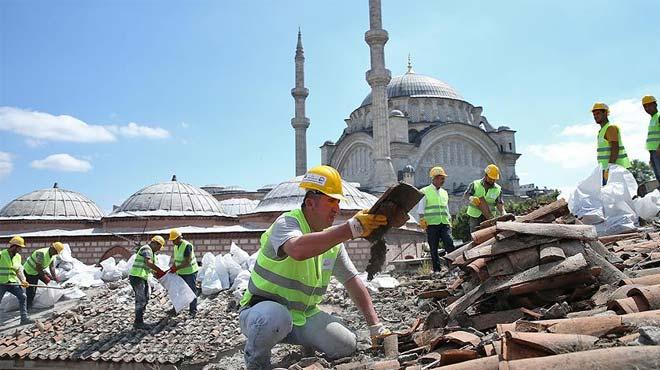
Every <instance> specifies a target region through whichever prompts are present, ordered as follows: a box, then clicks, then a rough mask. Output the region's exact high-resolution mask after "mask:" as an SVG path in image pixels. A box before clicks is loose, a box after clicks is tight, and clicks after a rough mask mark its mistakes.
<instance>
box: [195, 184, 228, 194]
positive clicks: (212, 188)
mask: <svg viewBox="0 0 660 370" xmlns="http://www.w3.org/2000/svg"><path fill="white" fill-rule="evenodd" d="M224 188H226V186H224V185H219V184H211V185H204V186H202V187H201V189H202V190H205V191H208V192H209V194H211V195H213V194H218V193H220V192H222V190H223V189H224Z"/></svg>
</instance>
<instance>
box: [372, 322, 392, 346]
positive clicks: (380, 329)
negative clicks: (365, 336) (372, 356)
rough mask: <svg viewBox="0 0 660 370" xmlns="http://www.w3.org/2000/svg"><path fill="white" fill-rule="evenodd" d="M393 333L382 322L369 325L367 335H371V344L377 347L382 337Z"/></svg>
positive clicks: (381, 341)
mask: <svg viewBox="0 0 660 370" xmlns="http://www.w3.org/2000/svg"><path fill="white" fill-rule="evenodd" d="M392 334H393V333H392V332H391V331H390V329H388V328H386V327H385V325H383V324H382V323H378V324H376V325H370V326H369V335H370V336H371V346H372V347H377V346H380V345H381V344H382V343H383V339H384V338H385V337H387V336H389V335H392Z"/></svg>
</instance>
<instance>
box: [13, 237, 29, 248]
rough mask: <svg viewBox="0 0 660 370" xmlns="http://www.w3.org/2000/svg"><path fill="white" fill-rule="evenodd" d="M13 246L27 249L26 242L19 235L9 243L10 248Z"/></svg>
mask: <svg viewBox="0 0 660 370" xmlns="http://www.w3.org/2000/svg"><path fill="white" fill-rule="evenodd" d="M12 245H18V246H19V247H21V248H25V240H24V239H23V238H22V237H20V236H18V235H15V236H12V237H11V240H10V241H9V246H12Z"/></svg>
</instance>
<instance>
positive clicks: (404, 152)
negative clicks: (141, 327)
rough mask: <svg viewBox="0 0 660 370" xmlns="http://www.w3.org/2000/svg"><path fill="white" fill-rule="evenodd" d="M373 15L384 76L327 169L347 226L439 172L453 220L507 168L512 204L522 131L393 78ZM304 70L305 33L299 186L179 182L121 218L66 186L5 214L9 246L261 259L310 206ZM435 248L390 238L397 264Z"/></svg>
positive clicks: (92, 256)
mask: <svg viewBox="0 0 660 370" xmlns="http://www.w3.org/2000/svg"><path fill="white" fill-rule="evenodd" d="M369 10H370V14H369V16H370V29H369V30H368V31H367V33H366V36H365V40H366V41H367V44H368V45H369V47H370V49H371V58H372V63H371V66H372V69H370V70H369V71H367V82H368V83H369V85H370V86H371V93H369V94H368V95H367V96H366V97H365V98H364V100H363V101H362V102H361V103H360V105H359V106H358V107H357V108H356V109H355V110H354V111H353V112H351V113H350V114H349V118H347V119H346V120H345V123H346V128H345V129H344V130H343V132H342V134H341V135H340V137H339V139H338V140H337V141H336V142H332V141H326V142H325V143H324V144H323V145H322V146H321V161H322V163H323V164H328V165H331V166H333V167H335V168H337V169H338V170H339V171H340V173H341V174H342V177H343V179H344V182H343V186H344V193H345V194H346V197H347V201H345V202H342V203H341V204H340V207H341V212H340V215H339V216H338V218H337V221H336V222H338V223H339V222H343V221H345V220H346V219H348V218H349V217H351V216H352V215H353V214H354V213H355V212H357V211H358V210H362V209H365V208H369V207H371V206H372V205H373V204H374V203H375V201H376V199H377V197H376V196H375V195H378V194H379V193H381V192H383V191H384V190H385V189H387V187H389V186H391V185H393V184H395V183H396V182H397V181H406V182H408V183H411V184H414V185H415V186H417V187H422V186H425V185H427V184H428V183H429V178H428V172H429V169H430V168H431V167H433V166H436V165H441V166H443V167H444V168H445V169H446V171H447V172H448V174H449V178H448V181H447V185H446V188H447V190H448V191H449V193H450V194H451V198H450V208H451V210H452V212H456V211H457V210H458V207H459V206H460V205H461V204H462V200H461V195H462V191H463V190H464V189H465V187H466V185H467V184H468V183H469V182H470V181H472V180H474V179H476V178H479V177H481V176H482V171H483V169H484V167H485V166H486V165H487V164H489V163H495V164H497V165H498V166H499V167H500V169H501V171H502V178H501V182H500V183H501V185H502V188H503V190H504V193H505V194H510V195H516V194H517V193H518V191H519V184H518V177H517V176H516V172H515V164H516V160H517V159H518V157H519V156H520V154H518V153H516V145H515V131H513V130H511V129H510V128H508V127H505V126H501V127H498V128H497V129H495V128H494V127H493V126H492V125H491V124H490V123H489V122H488V120H487V119H486V117H485V116H483V115H482V112H483V109H482V107H479V106H474V105H472V104H471V103H470V102H468V101H466V100H465V99H464V98H463V97H462V95H460V94H459V92H458V91H457V90H456V89H454V88H453V87H451V86H449V85H447V84H446V83H444V82H442V81H440V80H438V79H436V78H433V77H429V76H425V75H422V74H418V73H416V72H415V71H414V70H413V68H412V66H411V65H410V62H409V65H408V70H407V72H406V73H405V74H404V75H402V76H395V77H391V74H390V71H389V70H387V69H386V68H385V61H384V45H385V43H386V42H387V39H388V35H387V32H386V31H385V30H383V29H382V22H381V14H380V4H379V6H377V7H370V9H369ZM304 60H305V58H304V52H303V46H302V36H301V34H300V32H298V40H297V47H296V54H295V71H296V78H295V87H294V88H293V89H292V90H291V94H292V96H293V98H294V102H295V115H294V118H293V119H292V120H291V125H292V127H293V128H294V133H295V152H296V163H295V169H296V177H294V178H292V179H289V180H286V181H283V182H281V183H278V184H274V185H273V184H268V185H264V186H263V187H261V188H260V189H258V190H256V191H248V190H245V189H242V188H240V187H236V186H223V185H207V186H202V187H197V186H195V185H191V184H187V183H185V182H181V181H179V180H178V179H177V178H176V176H173V177H172V178H171V179H170V180H169V181H163V182H161V183H156V184H150V185H147V186H145V187H144V188H142V189H140V190H138V191H136V192H135V193H134V194H133V195H131V196H130V197H128V198H127V199H126V200H125V201H124V202H123V203H122V204H121V205H119V206H115V207H114V209H113V210H112V211H111V212H110V213H109V214H104V212H103V211H102V210H101V209H100V207H98V205H97V204H96V203H95V202H94V201H93V200H91V199H89V198H88V197H87V196H85V195H84V194H81V193H79V192H76V191H73V190H67V189H64V188H61V187H60V186H59V185H58V184H57V183H55V184H54V186H53V187H50V188H46V189H39V190H35V191H32V192H30V193H28V194H25V195H21V196H19V197H17V198H16V199H14V200H12V201H10V202H9V203H8V204H6V205H4V206H2V207H1V208H0V242H2V243H5V242H7V241H8V240H9V238H10V237H11V236H12V235H14V234H21V235H22V236H24V237H25V238H26V242H27V244H28V248H27V249H28V250H27V251H26V253H31V251H32V250H34V249H36V248H42V247H45V246H48V245H49V244H50V243H52V242H54V241H56V240H60V241H62V242H65V243H68V244H69V245H70V246H71V248H72V250H73V251H74V254H75V256H76V257H77V258H79V259H80V260H82V261H83V262H86V263H96V262H98V261H99V260H102V259H104V258H106V257H109V256H112V255H117V254H118V255H122V256H126V254H127V253H132V251H133V250H134V248H135V247H136V246H138V245H141V244H142V243H145V242H146V241H147V240H148V238H149V237H150V236H151V235H154V234H160V235H164V236H166V235H167V233H168V231H169V229H170V228H172V227H177V228H179V229H180V230H181V231H182V233H183V235H184V237H185V238H186V239H187V240H189V241H190V242H192V243H193V244H194V245H195V248H196V252H197V253H198V254H203V253H205V252H213V253H216V254H217V253H220V252H222V253H225V252H227V251H228V250H229V247H230V245H231V243H235V244H237V245H238V246H240V247H241V248H243V249H244V250H246V251H248V252H249V253H253V252H254V251H256V250H257V249H258V248H259V239H260V236H261V234H262V233H263V232H264V231H265V229H266V228H267V227H268V226H269V225H270V224H271V223H272V222H273V221H274V220H275V218H276V217H278V216H279V215H280V214H281V213H282V212H285V211H288V210H291V209H294V208H296V207H298V206H299V205H300V204H301V203H302V199H303V196H304V193H303V190H302V189H300V188H299V187H298V184H299V182H300V180H301V178H302V174H304V172H305V171H306V169H307V159H306V130H307V128H308V127H309V126H310V119H309V118H307V117H306V116H305V99H306V98H307V96H308V94H309V91H308V89H307V88H306V87H305V85H304ZM374 194H375V195H374ZM413 214H414V211H413ZM425 240H426V236H425V234H424V233H423V232H422V231H421V229H419V227H418V225H417V223H416V222H415V220H414V219H411V220H410V221H409V222H408V224H406V225H404V226H403V227H402V228H400V229H396V230H392V231H390V232H389V233H388V235H387V242H388V246H389V249H388V260H392V259H397V258H402V257H406V256H412V257H416V256H420V255H421V248H422V243H423V242H424V241H425ZM347 244H348V246H347V247H348V248H347V250H348V251H349V254H350V255H351V258H352V259H353V261H354V262H355V264H356V267H358V269H361V270H362V269H364V267H365V266H366V264H367V262H368V259H369V256H370V252H369V248H370V245H369V243H368V242H367V241H365V240H362V239H358V240H353V241H349V242H348V243H347ZM169 248H171V246H170V245H169V244H168V246H167V247H166V250H165V253H168V252H171V251H170V250H169Z"/></svg>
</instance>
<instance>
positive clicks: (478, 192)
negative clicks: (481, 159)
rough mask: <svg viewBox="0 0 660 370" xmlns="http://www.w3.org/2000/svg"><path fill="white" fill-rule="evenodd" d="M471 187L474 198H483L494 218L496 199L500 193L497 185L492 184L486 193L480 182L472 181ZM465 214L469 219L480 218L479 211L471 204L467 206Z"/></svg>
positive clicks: (500, 189) (500, 190)
mask: <svg viewBox="0 0 660 370" xmlns="http://www.w3.org/2000/svg"><path fill="white" fill-rule="evenodd" d="M472 187H473V188H474V196H475V197H477V198H482V197H483V198H485V199H486V204H488V208H489V209H490V213H491V214H492V215H493V217H494V216H496V215H497V204H496V201H497V198H499V196H500V194H501V193H502V188H501V187H500V186H499V185H498V184H494V185H493V187H491V188H490V189H488V191H486V188H485V187H484V186H483V185H482V184H481V180H474V182H472ZM467 214H468V216H470V217H474V218H478V217H481V210H480V209H479V207H477V206H473V205H472V203H470V204H468V208H467Z"/></svg>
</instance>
